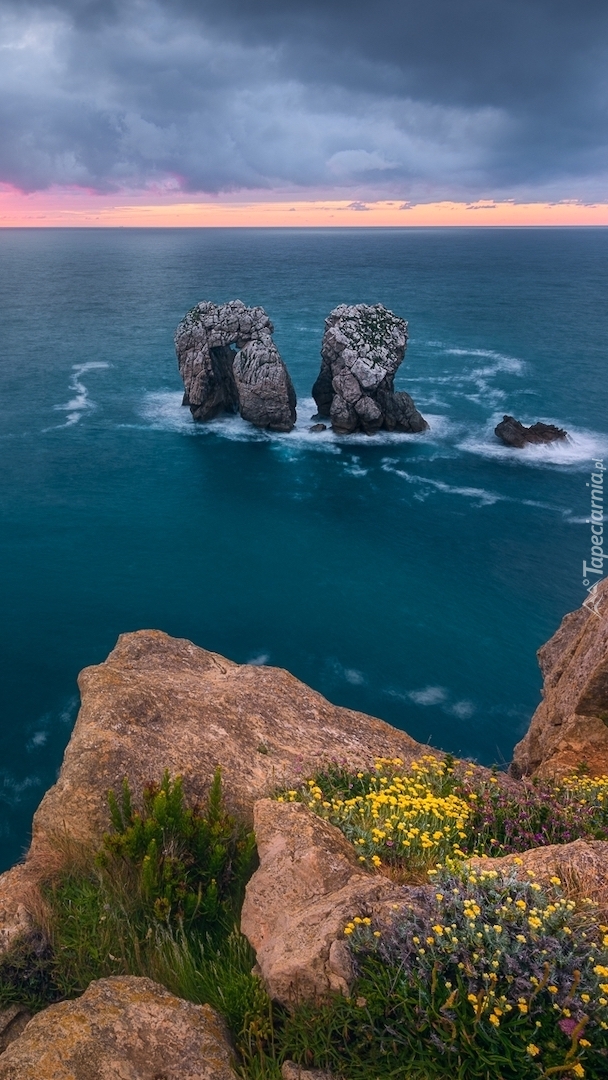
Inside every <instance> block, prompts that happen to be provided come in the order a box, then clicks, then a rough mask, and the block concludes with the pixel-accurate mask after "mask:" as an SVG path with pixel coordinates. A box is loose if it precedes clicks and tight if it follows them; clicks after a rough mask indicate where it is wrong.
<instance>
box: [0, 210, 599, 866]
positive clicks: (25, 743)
mask: <svg viewBox="0 0 608 1080" xmlns="http://www.w3.org/2000/svg"><path fill="white" fill-rule="evenodd" d="M607 287H608V230H601V229H597V230H595V229H591V230H551V229H550V230H485V229H479V230H473V229H471V230H464V229H463V230H457V229H453V230H442V229H412V230H363V229H362V230H349V229H344V230H204V229H201V230H186V229H184V230H179V229H177V230H172V229H167V230H163V229H158V230H154V229H150V230H129V229H117V230H4V231H2V232H1V233H0V319H1V332H0V348H1V363H0V385H1V395H0V452H1V453H2V462H3V464H2V472H1V477H0V499H1V514H2V518H1V520H2V530H1V537H0V542H1V560H0V588H1V593H2V621H1V635H2V636H1V650H0V654H1V664H2V671H1V679H0V693H1V711H0V716H1V717H2V730H1V740H2V742H1V757H0V801H1V806H2V815H1V830H2V831H1V836H0V842H1V845H2V850H1V856H0V859H1V863H2V866H7V865H9V864H10V863H11V862H12V861H13V860H14V859H15V858H16V857H17V856H18V855H19V854H20V852H21V851H22V850H23V848H24V846H25V845H26V844H27V839H28V831H29V826H30V822H31V816H32V812H33V810H34V809H35V807H36V805H37V803H38V802H39V800H40V798H41V796H42V794H43V792H44V790H45V789H46V788H47V787H48V786H49V785H50V784H51V783H52V782H53V780H54V779H55V776H56V774H57V769H58V767H59V765H60V762H61V757H62V754H63V750H64V748H65V745H66V743H67V740H68V738H69V735H70V731H71V727H72V725H73V722H74V718H75V714H76V710H77V706H78V698H77V688H76V676H77V673H78V671H79V670H80V668H82V667H84V666H85V665H87V664H92V663H98V662H100V661H101V660H103V659H104V657H105V656H106V655H107V653H108V652H109V650H110V649H111V648H112V646H113V645H114V643H115V641H116V638H117V636H118V634H119V633H122V632H124V631H127V630H136V629H139V628H142V627H156V628H160V629H163V630H165V631H167V632H168V633H170V634H175V635H179V636H183V637H188V638H190V639H192V640H193V641H195V642H196V643H197V644H200V645H202V646H204V647H206V648H209V649H213V650H216V651H218V652H220V653H224V654H225V655H227V656H229V657H231V658H232V659H234V660H237V661H241V662H244V661H249V662H256V663H269V664H275V665H279V666H282V667H286V668H288V669H289V670H290V671H292V672H293V673H294V674H295V675H297V676H298V677H299V678H301V679H303V680H304V681H306V682H308V683H310V684H311V685H312V686H314V687H315V688H317V689H318V690H320V691H321V692H322V693H324V694H326V695H327V696H328V697H329V698H330V699H331V700H332V701H334V702H337V703H339V704H342V705H347V706H350V707H352V708H356V709H361V710H363V711H366V712H370V713H373V714H375V715H377V716H380V717H383V718H384V719H386V720H388V721H390V722H391V723H393V724H396V725H397V726H399V727H403V728H405V729H406V730H407V731H409V732H410V734H412V735H413V736H414V737H415V738H417V739H421V740H430V741H431V742H432V743H433V744H434V745H436V746H438V747H442V748H444V749H447V750H452V751H454V752H455V753H459V754H468V755H472V756H474V757H476V758H477V759H479V760H480V761H482V762H486V763H490V762H492V761H498V762H504V761H507V760H508V759H509V757H510V754H511V750H512V748H513V745H514V743H515V742H516V741H517V739H519V738H520V737H521V735H522V734H523V732H524V730H525V727H526V724H527V721H528V719H529V717H530V715H531V713H532V712H533V710H534V708H535V707H536V704H537V703H538V700H539V689H540V683H541V680H540V675H539V672H538V668H537V664H536V659H535V651H536V649H537V648H538V647H539V645H541V644H542V642H543V641H544V640H546V639H547V638H548V637H549V635H550V634H551V633H553V631H554V630H555V629H556V628H557V625H558V624H559V621H560V619H561V617H562V616H563V615H564V614H565V613H566V612H567V611H569V610H570V609H572V608H574V607H576V606H577V605H578V604H580V603H581V601H582V600H583V599H584V596H585V592H584V589H583V586H582V583H581V579H582V561H583V559H584V558H585V557H586V556H588V555H589V537H588V533H589V526H588V525H587V524H586V521H587V514H588V505H589V492H588V488H586V487H585V485H586V483H587V482H588V480H589V474H590V471H591V467H592V461H593V459H594V458H595V457H596V456H600V457H604V458H608V419H607V417H608V378H607V377H606V376H607V368H608V363H607V359H606V341H607V338H608V333H607V331H608V310H607V305H606V295H607ZM236 297H238V298H240V299H242V300H243V301H245V302H246V303H248V304H261V305H263V306H264V307H265V308H266V310H267V311H268V313H269V314H270V316H271V318H272V319H273V321H274V323H275V327H276V335H275V337H276V341H277V344H278V346H279V348H280V350H281V352H282V354H283V357H284V359H285V360H286V362H287V364H288V365H289V368H290V370H291V373H292V377H293V380H294V383H295V386H296V390H297V393H298V425H297V428H296V430H295V431H294V432H292V433H291V434H289V435H267V434H264V433H260V432H257V431H255V430H253V429H250V428H248V427H247V425H246V424H244V423H243V422H242V421H241V420H240V419H238V418H226V419H223V420H218V421H215V422H213V423H212V424H210V425H205V426H201V425H195V424H194V423H193V422H192V420H191V418H190V414H189V412H188V410H187V409H183V408H182V407H181V405H180V402H181V383H180V379H179V375H178V373H177V368H176V363H175V356H174V351H173V343H172V337H173V331H174V328H175V325H176V324H177V322H178V321H179V319H180V318H181V316H182V315H183V314H184V312H185V311H186V310H187V309H188V308H189V307H191V306H192V305H193V304H194V303H196V302H197V301H199V300H201V299H203V298H205V299H211V300H213V301H216V302H222V301H225V300H229V299H233V298H236ZM360 301H362V302H367V303H376V302H382V303H384V304H386V305H387V306H388V307H390V308H392V309H393V310H394V311H395V312H397V313H398V314H399V315H402V316H404V317H405V318H407V319H408V320H409V325H410V335H411V336H410V344H409V347H408V351H407V354H406V359H405V362H404V364H403V366H402V368H401V369H400V372H399V375H398V380H397V382H398V387H399V388H400V389H408V390H409V391H410V392H411V393H412V395H413V397H414V399H415V401H416V404H417V405H418V406H419V408H420V409H421V411H422V412H423V414H424V415H425V416H426V417H427V418H428V419H429V422H430V424H431V430H430V432H429V433H428V434H426V435H423V436H388V435H384V436H382V435H380V436H376V437H374V438H365V437H356V438H350V439H349V438H342V439H340V438H336V437H334V436H333V435H332V434H331V433H329V432H328V433H325V434H323V435H313V434H310V433H309V431H308V428H309V426H310V417H311V415H312V413H313V412H314V407H313V403H312V400H311V398H310V389H311V386H312V383H313V381H314V378H315V376H316V374H317V371H318V365H319V348H320V342H321V335H322V329H323V319H324V317H325V316H326V315H327V314H328V312H329V311H330V310H331V308H333V307H334V306H335V305H336V304H338V303H341V302H349V303H355V302H360ZM504 412H511V413H514V414H515V415H516V416H518V417H519V418H520V419H522V420H524V421H525V422H527V423H529V422H532V421H535V420H537V419H542V420H545V421H550V422H555V423H558V424H559V425H561V426H564V427H566V428H567V429H568V431H569V432H570V433H571V440H570V442H569V443H568V444H565V445H560V446H553V447H546V448H543V447H541V448H534V449H532V450H529V451H526V452H517V451H509V450H507V449H505V448H502V447H501V445H500V444H499V443H498V442H497V441H496V439H495V437H494V435H493V427H494V425H495V424H496V422H497V420H498V419H500V418H501V417H502V415H503V413H504ZM159 769H162V762H161V763H159Z"/></svg>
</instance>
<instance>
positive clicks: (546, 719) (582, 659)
mask: <svg viewBox="0 0 608 1080" xmlns="http://www.w3.org/2000/svg"><path fill="white" fill-rule="evenodd" d="M538 659H539V663H540V667H541V671H542V673H543V678H544V685H543V700H542V702H541V703H540V705H539V706H538V709H537V710H536V712H535V713H534V716H533V717H532V720H531V722H530V728H529V730H528V733H527V734H526V735H525V736H524V738H523V739H522V740H521V742H519V743H518V744H517V746H516V747H515V750H514V752H513V764H512V766H511V772H512V773H513V774H514V775H516V776H529V775H535V776H547V777H551V776H555V775H564V774H565V773H573V772H574V771H575V770H576V769H578V768H579V767H580V766H581V765H582V766H584V767H585V768H586V769H587V770H588V772H590V773H591V774H592V775H594V776H598V775H601V774H603V773H608V578H607V579H605V580H604V581H602V582H600V584H599V585H598V586H597V588H596V589H594V592H593V597H592V598H590V600H588V601H587V602H586V604H585V605H583V606H582V607H580V608H579V609H578V610H577V611H572V612H570V614H569V615H566V616H565V618H564V619H563V620H562V624H561V626H560V628H559V630H558V631H557V633H555V634H554V635H553V637H552V638H551V639H550V640H549V641H548V642H547V644H546V645H543V646H542V648H541V649H539V651H538Z"/></svg>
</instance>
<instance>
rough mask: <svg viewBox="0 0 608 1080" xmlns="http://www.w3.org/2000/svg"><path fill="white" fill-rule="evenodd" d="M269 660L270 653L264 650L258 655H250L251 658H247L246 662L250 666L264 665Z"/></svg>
mask: <svg viewBox="0 0 608 1080" xmlns="http://www.w3.org/2000/svg"><path fill="white" fill-rule="evenodd" d="M269 660H270V653H265V652H264V653H258V655H257V656H252V657H250V659H249V660H246V661H245V662H246V663H247V664H249V666H250V667H264V665H265V664H267V663H268V661H269Z"/></svg>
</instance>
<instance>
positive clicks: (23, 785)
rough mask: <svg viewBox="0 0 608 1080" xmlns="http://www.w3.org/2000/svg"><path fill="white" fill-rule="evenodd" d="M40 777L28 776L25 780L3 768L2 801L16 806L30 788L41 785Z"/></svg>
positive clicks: (1, 775)
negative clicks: (17, 777) (18, 778)
mask: <svg viewBox="0 0 608 1080" xmlns="http://www.w3.org/2000/svg"><path fill="white" fill-rule="evenodd" d="M40 783H41V781H40V777H38V776H26V777H24V779H23V780H17V779H16V778H15V777H14V776H12V775H11V773H8V772H6V770H4V769H3V770H2V771H1V772H0V801H1V802H4V803H8V804H9V805H10V806H15V805H16V804H17V803H20V802H21V799H22V798H23V795H24V793H25V792H26V791H29V789H30V788H33V787H39V786H40Z"/></svg>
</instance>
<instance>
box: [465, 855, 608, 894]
mask: <svg viewBox="0 0 608 1080" xmlns="http://www.w3.org/2000/svg"><path fill="white" fill-rule="evenodd" d="M470 865H471V867H472V868H474V869H477V870H488V869H492V870H498V871H499V873H504V872H509V871H514V872H515V874H516V875H517V877H519V878H521V879H523V880H526V879H527V878H528V876H529V875H532V876H533V877H534V880H535V881H537V882H538V884H539V885H544V886H549V885H550V884H551V879H552V878H553V877H555V876H557V877H559V878H560V880H561V883H562V885H563V887H564V888H565V889H566V890H574V891H576V892H578V893H579V894H580V893H581V892H584V894H585V896H586V897H588V898H589V899H590V900H593V901H594V902H595V903H597V904H599V905H600V907H601V908H602V911H603V912H605V911H606V908H607V907H608V841H607V840H573V841H572V843H571V844H547V845H546V846H545V847H538V848H530V849H529V850H528V851H522V852H520V853H519V854H518V855H503V856H502V858H499V859H471V860H470Z"/></svg>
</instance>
